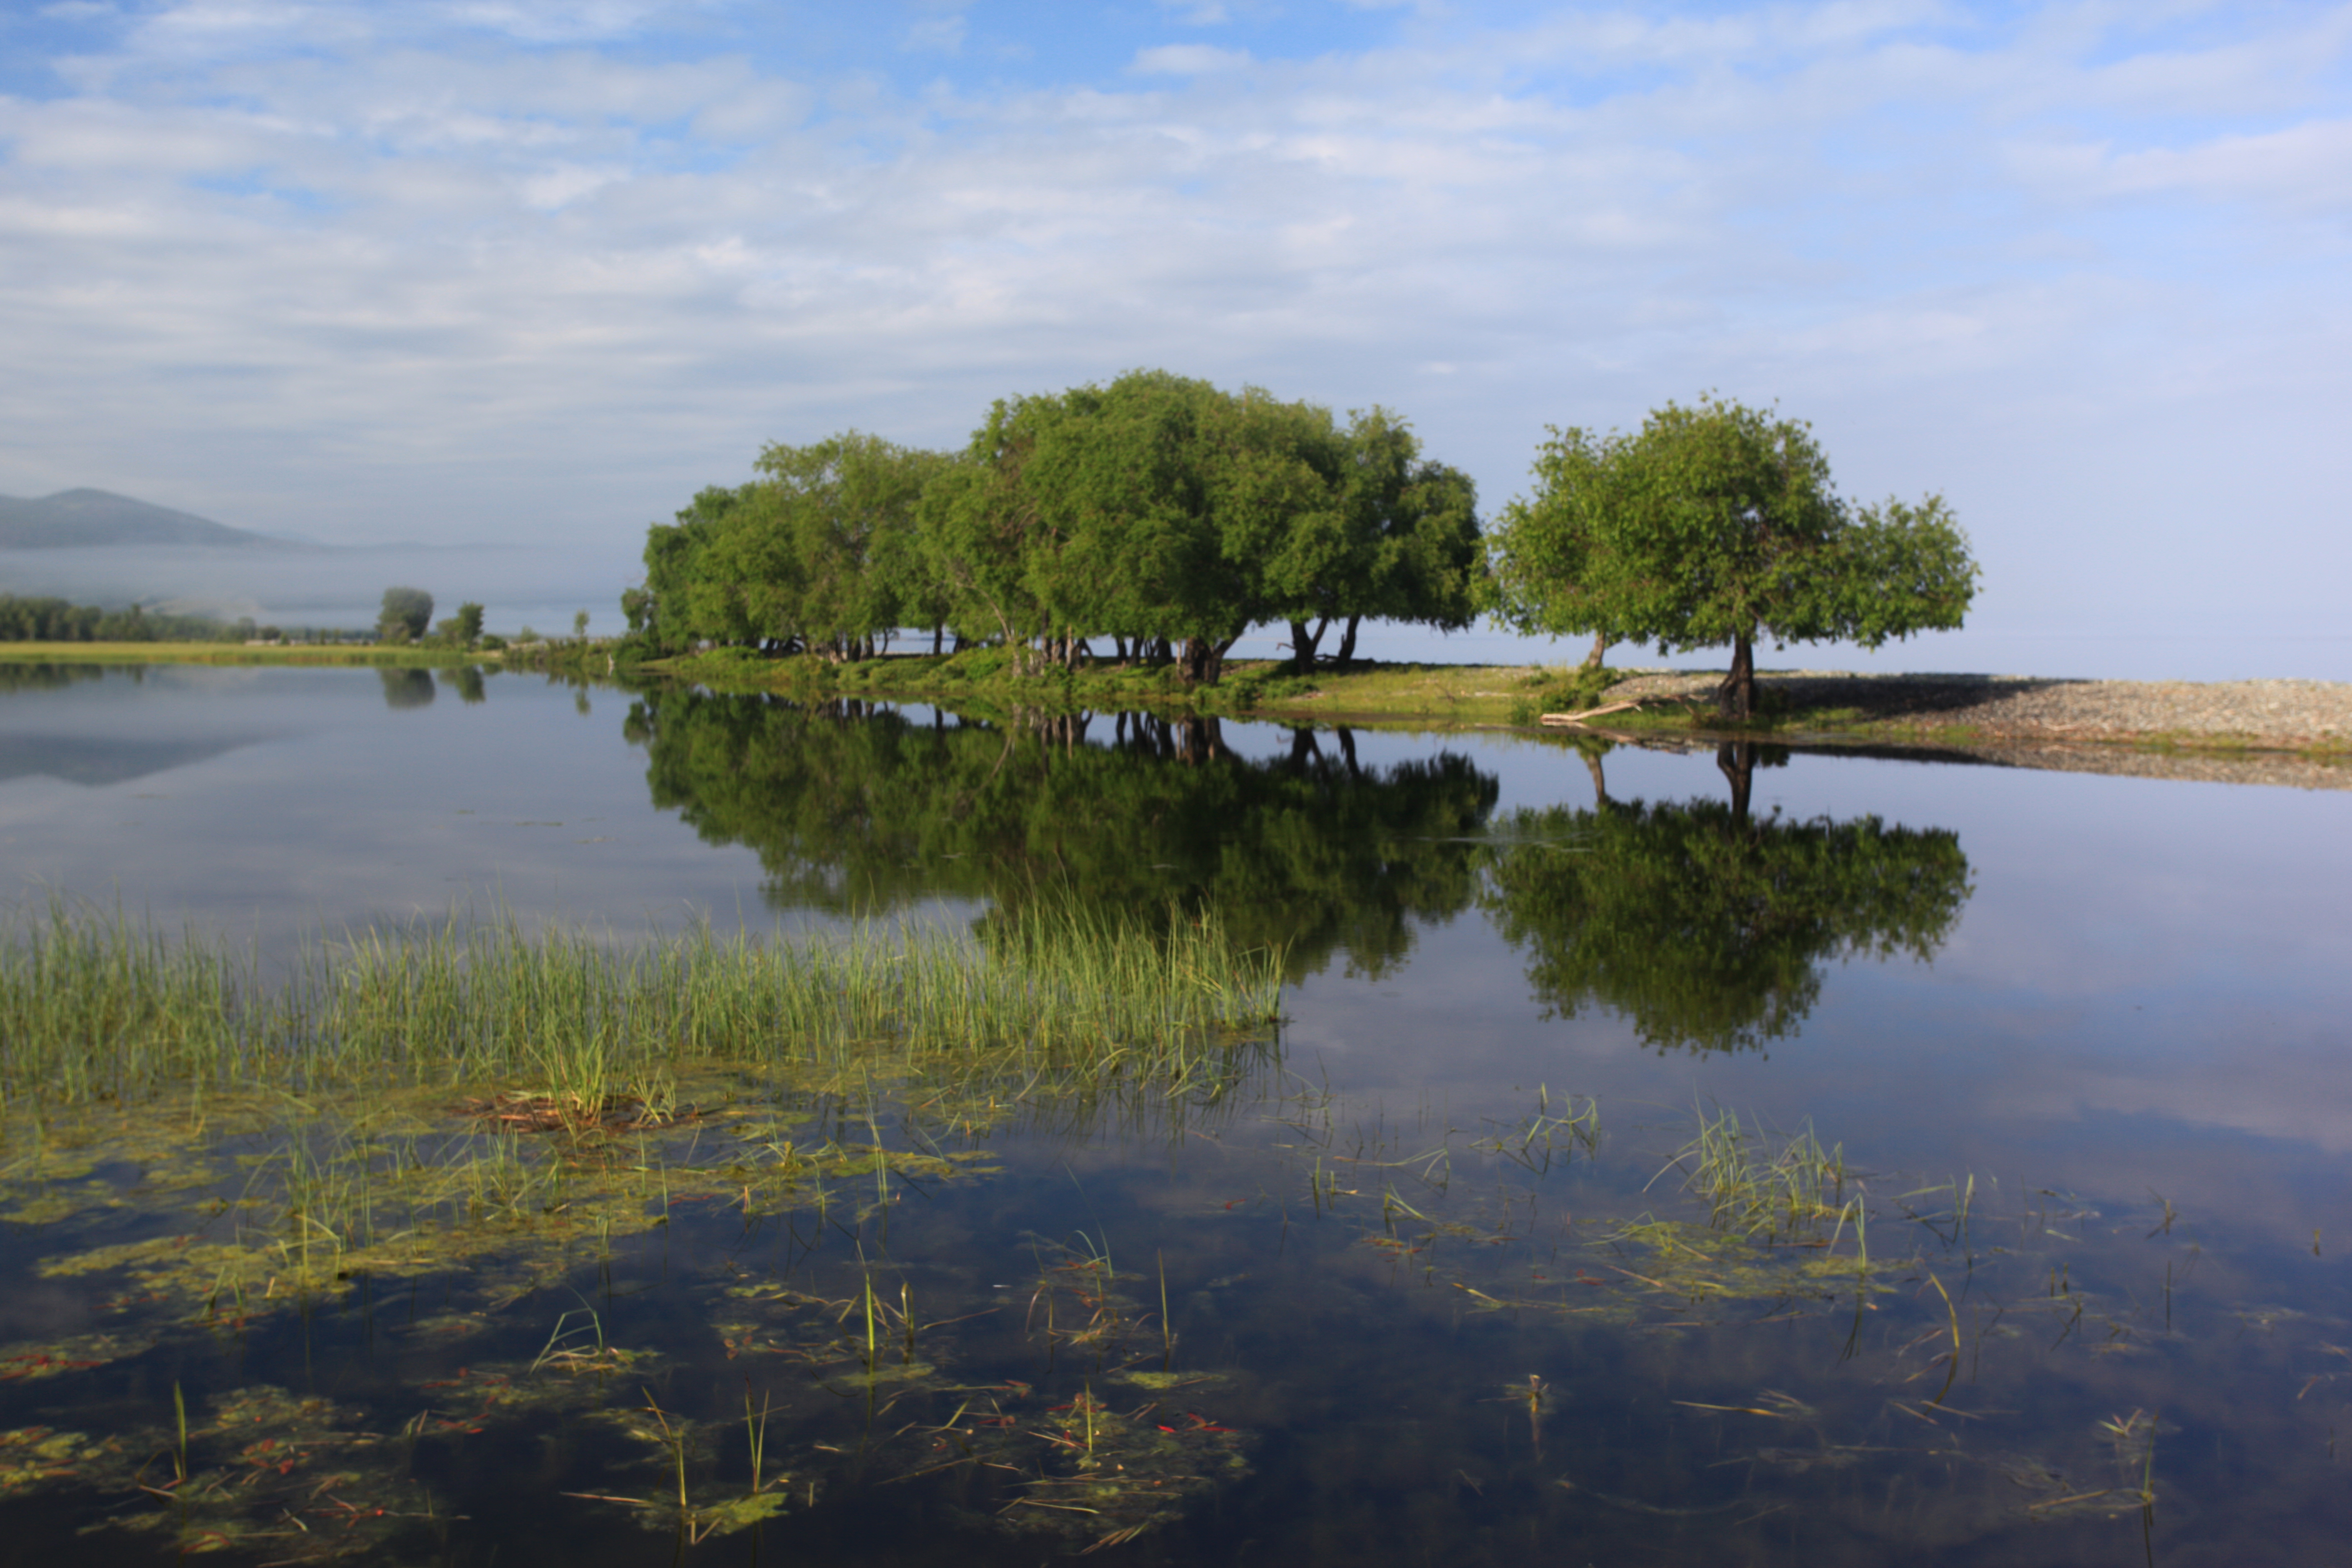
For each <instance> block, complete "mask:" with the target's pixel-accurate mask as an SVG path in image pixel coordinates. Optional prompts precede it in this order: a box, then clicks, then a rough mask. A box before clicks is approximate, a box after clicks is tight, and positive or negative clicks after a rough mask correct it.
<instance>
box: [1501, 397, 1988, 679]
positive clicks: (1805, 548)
mask: <svg viewBox="0 0 2352 1568" xmlns="http://www.w3.org/2000/svg"><path fill="white" fill-rule="evenodd" d="M1536 478H1537V489H1536V493H1535V495H1534V496H1533V497H1532V498H1530V499H1528V500H1521V501H1515V502H1513V503H1512V504H1511V505H1510V506H1508V507H1507V508H1506V509H1505V510H1504V513H1503V517H1502V520H1501V525H1500V527H1498V528H1497V529H1496V535H1495V538H1496V561H1495V578H1496V608H1497V610H1498V613H1499V614H1500V615H1501V616H1502V618H1503V619H1504V620H1506V621H1507V622H1508V623H1510V624H1511V625H1513V626H1517V627H1518V628H1519V629H1521V630H1523V631H1530V632H1549V633H1551V634H1552V635H1554V636H1558V635H1559V634H1561V633H1566V632H1591V633H1594V634H1597V635H1598V636H1599V637H1601V638H1603V639H1606V640H1610V641H1616V640H1625V641H1634V642H1647V641H1655V642H1656V643H1657V644H1658V646H1659V647H1661V648H1662V649H1664V650H1667V651H1682V650H1685V649H1689V648H1696V647H1712V646H1715V645H1717V644H1721V643H1726V642H1727V643H1729V644H1731V648H1732V654H1731V668H1730V669H1729V671H1728V672H1727V674H1726V675H1725V677H1724V679H1723V683H1722V685H1721V687H1720V688H1719V689H1718V691H1717V695H1718V699H1719V702H1720V706H1721V709H1722V711H1723V712H1724V714H1725V715H1726V716H1727V717H1731V718H1746V717H1748V715H1749V714H1751V713H1753V712H1754V711H1755V708H1756V653H1755V645H1756V639H1757V638H1758V637H1771V638H1773V639H1774V641H1775V642H1777V643H1789V642H1819V641H1826V640H1832V639H1851V640H1853V641H1854V642H1858V643H1860V644H1862V645H1863V646H1864V647H1877V646H1878V645H1879V644H1881V643H1883V642H1885V640H1886V639H1887V638H1889V637H1908V636H1910V635H1911V634H1912V633H1914V632H1918V631H1927V630H1930V629H1934V628H1950V627H1956V626H1959V624H1960V621H1961V617H1962V616H1964V615H1965V614H1966V613H1967V611H1968V607H1969V601H1970V599H1971V598H1972V597H1973V596H1974V595H1975V591H1976V579H1977V575H1978V571H1977V564H1976V563H1975V561H1974V560H1973V559H1971V558H1970V556H1969V547H1968V538H1967V536H1966V535H1965V534H1964V533H1962V532H1961V531H1960V529H1959V525H1958V523H1957V522H1956V521H1954V520H1953V517H1952V514H1951V510H1950V509H1949V508H1948V507H1947V506H1946V505H1945V504H1944V500H1943V498H1942V497H1940V496H1934V495H1931V496H1929V497H1927V499H1926V500H1922V501H1921V502H1919V503H1918V504H1917V505H1916V506H1915V505H1911V504H1908V503H1906V502H1903V501H1899V500H1892V499H1890V500H1886V501H1885V502H1882V503H1880V504H1878V505H1875V506H1869V507H1863V508H1859V509H1857V508H1853V507H1851V506H1849V505H1848V504H1847V503H1846V502H1844V501H1843V500H1841V499H1840V498H1839V497H1838V495H1837V493H1836V491H1835V490H1834V489H1833V488H1832V485H1831V482H1830V471H1829V461H1828V459H1827V458H1825V457H1824V456H1823V455H1822V449H1821V447H1819V445H1817V444H1816V443H1815V442H1814V440H1813V437H1812V431H1811V426H1807V425H1806V424H1804V423H1803V422H1802V421H1801V420H1790V419H1781V418H1778V417H1776V416H1772V415H1770V414H1768V413H1766V412H1763V411H1761V410H1758V409H1753V408H1748V407H1744V406H1742V405H1739V404H1737V403H1728V402H1725V401H1724V400H1722V399H1720V398H1717V397H1715V396H1712V395H1709V396H1706V397H1703V398H1701V399H1700V400H1699V402H1698V404H1697V405H1696V406H1695V407H1689V408H1685V407H1683V406H1681V405H1678V404H1673V403H1669V404H1667V405H1665V406H1664V408H1661V409H1659V410H1657V411H1656V412H1655V413H1654V414H1652V415H1651V416H1649V418H1648V419H1647V420H1645V421H1643V426H1642V428H1641V429H1640V430H1639V431H1638V432H1636V433H1634V434H1633V435H1631V436H1625V435H1611V436H1609V437H1600V438H1596V437H1593V436H1592V435H1591V433H1590V432H1588V431H1584V430H1580V429H1570V430H1554V431H1553V432H1552V438H1551V439H1550V440H1549V441H1548V442H1546V443H1545V445H1544V447H1543V449H1542V451H1541V452H1540V453H1539V454H1538V458H1537V461H1536Z"/></svg>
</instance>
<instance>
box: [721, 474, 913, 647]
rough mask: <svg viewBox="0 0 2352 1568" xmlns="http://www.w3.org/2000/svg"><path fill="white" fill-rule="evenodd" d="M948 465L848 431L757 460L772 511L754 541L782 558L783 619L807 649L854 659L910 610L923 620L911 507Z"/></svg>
mask: <svg viewBox="0 0 2352 1568" xmlns="http://www.w3.org/2000/svg"><path fill="white" fill-rule="evenodd" d="M949 461H950V459H949V458H947V457H945V456H944V455H943V454H940V453H936V452H925V451H919V450H917V449H914V448H911V447H899V446H896V445H893V444H892V443H890V442H888V441H885V440H883V439H882V438H881V437H877V436H868V435H866V434H864V433H863V432H861V431H856V430H848V431H844V432H843V433H842V434H840V435H838V436H832V437H826V438H825V439H824V440H822V441H818V442H815V443H814V444H812V445H810V446H805V447H788V446H782V445H775V446H771V447H768V448H767V449H766V450H765V451H763V452H761V454H760V460H759V463H758V465H757V466H758V468H759V470H760V472H761V474H763V475H765V476H767V482H768V487H769V488H770V489H772V492H773V500H774V504H775V509H776V510H775V513H774V516H773V519H772V521H766V522H764V523H763V524H762V526H764V527H766V528H767V529H769V530H770V531H771V534H772V538H771V539H769V540H767V541H764V542H763V543H764V544H766V545H767V546H769V547H770V548H772V547H773V546H775V545H779V544H780V545H782V547H783V550H784V552H786V553H787V554H788V555H789V558H790V563H791V566H790V572H791V575H792V576H793V579H794V581H793V589H794V590H795V592H796V596H797V603H796V605H794V606H793V616H792V617H791V618H792V619H793V622H794V623H795V626H797V628H798V629H799V630H800V631H801V632H802V633H803V635H804V636H805V637H807V638H808V639H809V640H810V641H811V642H812V643H815V644H821V645H823V646H824V647H825V648H827V649H828V650H829V651H830V652H832V653H833V654H835V656H837V657H841V658H860V657H863V656H864V655H865V654H866V653H868V652H870V651H871V650H872V647H873V644H874V641H875V639H876V638H877V637H882V636H887V634H888V633H889V632H890V631H892V630H893V629H895V628H896V627H898V626H900V625H901V624H903V623H904V622H905V621H906V620H907V619H908V616H907V615H906V614H905V612H906V611H907V610H908V609H909V608H914V609H916V610H918V612H919V613H929V611H930V609H931V606H929V605H910V603H909V600H910V598H911V597H912V595H910V592H909V590H910V589H914V588H918V587H919V586H920V585H921V574H920V573H919V548H918V544H917V540H916V521H915V518H916V508H917V506H918V504H919V502H920V501H921V500H922V496H923V491H924V488H925V486H926V485H928V484H929V482H930V480H931V479H933V478H934V477H935V476H936V475H937V474H938V473H939V472H940V469H941V468H944V467H945V466H946V465H947V463H948V462H949ZM935 624H936V623H935Z"/></svg>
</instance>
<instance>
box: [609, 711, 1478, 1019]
mask: <svg viewBox="0 0 2352 1568" xmlns="http://www.w3.org/2000/svg"><path fill="white" fill-rule="evenodd" d="M628 723H629V729H628V733H629V737H630V739H631V740H632V741H634V742H637V743H640V744H642V745H643V746H645V748H646V752H647V754H648V757H649V763H648V767H647V775H648V782H649V784H650V785H651V788H652V792H653V798H654V802H655V804H656V805H659V806H664V807H669V808H674V809H676V810H677V811H679V812H680V813H682V814H683V816H684V817H685V819H686V820H687V821H688V823H689V824H691V825H692V826H694V828H695V829H696V831H698V833H700V834H701V835H702V836H703V837H705V838H706V839H709V840H711V841H713V842H720V843H739V844H742V845H745V846H747V847H750V848H751V849H752V850H753V851H754V852H756V853H757V854H758V856H759V857H760V862H761V867H762V868H764V869H765V871H766V873H767V885H766V891H767V894H768V897H769V898H770V900H772V901H773V902H774V903H776V904H777V905H779V906H781V907H786V908H811V909H818V910H828V911H832V912H835V913H841V914H848V915H870V914H876V913H881V912H885V911H887V910H892V909H896V908H902V907H904V906H906V905H907V904H908V903H911V902H913V901H916V900H923V899H930V898H941V897H945V898H969V899H975V900H983V899H984V900H989V902H990V903H991V905H992V910H1010V909H1013V908H1015V907H1017V906H1019V905H1021V904H1022V903H1024V901H1026V900H1032V899H1034V898H1037V897H1039V896H1041V895H1051V896H1054V897H1066V898H1073V899H1076V900H1078V902H1079V903H1080V905H1081V906H1082V907H1083V908H1085V909H1086V910H1088V911H1089V912H1092V913H1097V914H1103V915H1108V916H1114V917H1120V918H1132V919H1135V920H1139V921H1165V920H1168V919H1171V918H1183V917H1184V916H1185V915H1186V914H1187V913H1189V912H1191V911H1195V910H1201V909H1203V908H1213V909H1215V910H1217V912H1218V914H1219V915H1220V917H1221V918H1222V919H1223V921H1224V923H1225V925H1226V928H1227V929H1228V930H1229V931H1232V932H1233V933H1234V936H1235V937H1236V938H1238V939H1240V940H1242V941H1244V942H1248V943H1252V944H1255V943H1261V942H1265V943H1280V944H1282V945H1283V946H1284V948H1285V949H1286V952H1287V953H1288V955H1289V972H1290V974H1291V977H1292V978H1293V979H1297V978H1299V977H1302V976H1304V975H1306V974H1308V973H1316V972H1318V971H1319V970H1321V969H1323V968H1324V967H1326V966H1327V965H1328V963H1330V962H1331V960H1332V959H1333V957H1334V956H1335V955H1337V956H1342V957H1343V958H1344V962H1345V963H1346V965H1347V968H1348V970H1349V973H1365V974H1374V975H1377V974H1381V973H1387V972H1388V971H1390V970H1391V969H1392V968H1393V967H1394V966H1395V965H1396V964H1398V963H1400V962H1401V961H1402V959H1403V958H1404V956H1405V955H1406V953H1407V952H1410V951H1411V949H1412V942H1413V928H1414V924H1415V922H1417V921H1443V920H1446V919H1449V918H1451V917H1452V916H1454V915H1455V914H1458V913H1460V912H1461V911H1462V910H1465V909H1468V908H1469V907H1470V906H1471V904H1472V903H1473V902H1474V901H1475V897H1476V891H1477V889H1476V877H1477V861H1478V854H1479V845H1478V844H1477V842H1476V839H1477V837H1478V836H1479V835H1480V834H1481V832H1482V830H1483V828H1484V826H1485V825H1486V818H1487V816H1489V815H1490V814H1491V813H1492V812H1493V810H1494V807H1495V803H1496V795H1497V793H1498V790H1497V784H1496V780H1495V777H1494V775H1493V774H1491V773H1486V772H1484V771H1482V770H1481V769H1479V768H1477V767H1475V765H1473V764H1472V763H1471V762H1470V760H1469V759H1468V758H1466V757H1465V756H1463V755H1461V754H1459V753H1456V752H1441V753H1439V754H1438V755H1436V756H1434V757H1431V758H1427V759H1424V760H1415V761H1412V762H1407V763H1395V764H1391V765H1388V766H1366V765H1364V764H1363V763H1360V761H1359V760H1358V758H1357V755H1356V748H1355V742H1354V737H1353V736H1352V734H1350V733H1349V731H1346V730H1339V731H1321V732H1317V731H1308V730H1298V731H1293V733H1292V738H1291V744H1290V746H1289V748H1288V751H1287V753H1286V754H1285V755H1280V756H1277V757H1275V758H1272V759H1268V760H1264V761H1258V760H1252V759H1249V758H1245V757H1241V756H1237V755H1235V754H1234V752H1232V751H1231V750H1230V749H1229V748H1228V747H1227V746H1226V745H1225V743H1224V740H1223V732H1222V730H1221V727H1220V725H1219V724H1218V721H1216V720H1215V719H1213V718H1209V719H1198V718H1181V719H1171V718H1161V717H1159V716H1155V715H1150V714H1120V715H1102V716H1094V717H1089V716H1087V715H1069V714H1059V715H1053V716H1028V715H1021V714H1016V715H1014V716H1013V718H1012V719H1010V720H1009V721H1004V722H1001V723H1000V722H982V721H960V720H957V719H955V718H952V717H950V716H949V715H946V714H944V713H939V712H934V713H932V714H931V715H930V716H929V719H928V720H926V721H917V720H913V719H909V718H908V717H907V716H906V715H904V714H902V713H899V712H898V711H895V710H887V709H885V710H876V709H869V708H868V707H866V705H864V704H861V703H856V702H841V703H832V704H825V705H822V706H814V707H812V706H801V705H794V704H791V703H787V702H783V701H781V700H772V699H764V698H748V697H722V696H712V695H709V694H707V693H701V692H696V691H691V690H661V691H657V692H654V693H651V694H648V695H646V696H644V697H642V698H641V699H640V700H638V701H637V703H636V704H635V707H634V708H633V709H632V710H631V712H630V716H629V721H628Z"/></svg>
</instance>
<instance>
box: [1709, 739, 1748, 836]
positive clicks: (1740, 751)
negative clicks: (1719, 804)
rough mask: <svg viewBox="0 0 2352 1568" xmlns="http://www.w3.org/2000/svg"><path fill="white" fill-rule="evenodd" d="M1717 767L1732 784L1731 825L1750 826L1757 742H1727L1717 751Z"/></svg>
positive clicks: (1717, 748)
mask: <svg viewBox="0 0 2352 1568" xmlns="http://www.w3.org/2000/svg"><path fill="white" fill-rule="evenodd" d="M1715 765H1716V768H1717V771H1719V772H1720V773H1722V774H1723V776H1724V777H1725V778H1727V779H1728V780H1729V781H1730V782H1731V825H1732V826H1734V827H1746V826H1748V793H1749V791H1750V789H1751V788H1752V787H1753V786H1754V784H1755V782H1756V742H1753V741H1726V742H1723V743H1722V744H1720V745H1718V746H1717V747H1716V749H1715Z"/></svg>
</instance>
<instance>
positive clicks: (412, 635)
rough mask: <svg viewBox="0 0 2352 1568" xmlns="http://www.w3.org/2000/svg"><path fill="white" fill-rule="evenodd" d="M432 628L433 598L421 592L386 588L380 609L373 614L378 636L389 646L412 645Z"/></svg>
mask: <svg viewBox="0 0 2352 1568" xmlns="http://www.w3.org/2000/svg"><path fill="white" fill-rule="evenodd" d="M432 624H433V595H430V594H428V593H426V592H425V590H424V589H422V588H386V589H385V590H384V591H383V609H381V610H379V611H377V612H376V617H375V626H376V632H377V634H378V635H379V636H381V637H383V638H385V640H387V641H390V642H414V641H415V640H416V639H417V638H418V637H423V636H424V635H425V627H426V626H431V625H432Z"/></svg>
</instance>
